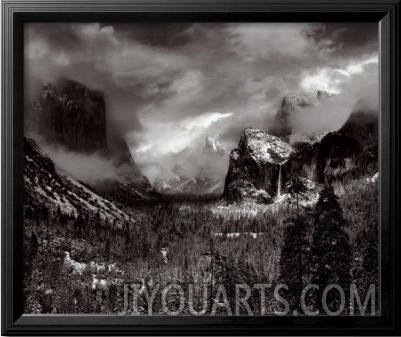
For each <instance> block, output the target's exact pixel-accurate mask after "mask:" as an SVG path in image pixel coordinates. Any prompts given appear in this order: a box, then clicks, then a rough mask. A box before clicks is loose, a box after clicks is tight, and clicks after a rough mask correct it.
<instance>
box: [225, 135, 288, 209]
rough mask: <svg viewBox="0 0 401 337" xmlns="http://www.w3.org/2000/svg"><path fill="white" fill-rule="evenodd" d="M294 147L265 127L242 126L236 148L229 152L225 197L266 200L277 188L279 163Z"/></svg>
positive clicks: (236, 199)
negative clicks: (246, 127) (244, 127)
mask: <svg viewBox="0 0 401 337" xmlns="http://www.w3.org/2000/svg"><path fill="white" fill-rule="evenodd" d="M293 152H294V149H293V147H292V146H291V145H289V144H288V143H286V142H284V141H283V140H281V139H280V138H278V137H275V136H272V135H270V134H269V133H268V132H267V131H264V130H258V129H251V128H248V129H245V130H244V132H243V133H242V136H241V139H240V142H239V145H238V149H234V150H233V151H232V152H231V155H230V164H229V168H228V173H227V176H226V181H225V186H224V197H225V199H226V200H228V201H231V202H238V201H246V200H248V199H249V200H256V201H257V202H260V203H268V202H270V201H271V200H272V198H273V197H275V196H276V193H277V191H278V183H279V174H280V166H281V165H283V164H284V163H285V162H287V161H288V160H289V159H290V157H291V155H292V154H293Z"/></svg>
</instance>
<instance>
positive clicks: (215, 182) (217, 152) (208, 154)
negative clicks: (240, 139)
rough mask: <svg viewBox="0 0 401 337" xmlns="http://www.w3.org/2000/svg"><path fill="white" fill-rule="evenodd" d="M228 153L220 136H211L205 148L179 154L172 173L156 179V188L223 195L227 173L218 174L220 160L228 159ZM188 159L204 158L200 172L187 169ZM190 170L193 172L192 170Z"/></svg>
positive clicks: (172, 192) (199, 168)
mask: <svg viewBox="0 0 401 337" xmlns="http://www.w3.org/2000/svg"><path fill="white" fill-rule="evenodd" d="M227 155H228V153H227V150H226V149H225V147H224V145H223V143H222V142H221V140H220V138H219V137H218V136H216V137H211V136H208V137H206V139H205V144H204V146H203V148H201V149H199V148H187V149H186V150H184V151H182V152H180V153H178V154H177V155H176V156H175V157H174V159H175V161H176V164H175V165H174V166H173V168H172V169H171V170H169V171H168V172H163V176H162V177H159V178H157V179H156V180H155V182H154V187H155V188H156V189H157V190H158V191H160V192H162V193H167V194H189V195H202V194H213V195H220V194H221V193H222V192H223V188H224V176H219V175H217V174H216V167H215V166H216V162H217V161H222V160H224V157H226V156H227ZM188 158H197V159H198V160H200V161H201V165H200V167H198V168H197V171H196V172H195V174H194V172H192V170H187V169H186V166H187V165H188ZM188 171H190V172H188Z"/></svg>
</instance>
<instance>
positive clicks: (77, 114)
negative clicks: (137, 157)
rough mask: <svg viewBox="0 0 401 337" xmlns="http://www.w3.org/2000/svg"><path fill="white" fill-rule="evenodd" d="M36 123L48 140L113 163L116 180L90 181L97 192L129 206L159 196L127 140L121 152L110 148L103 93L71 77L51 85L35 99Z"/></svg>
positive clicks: (36, 129) (39, 130) (121, 145)
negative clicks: (133, 155)
mask: <svg viewBox="0 0 401 337" xmlns="http://www.w3.org/2000/svg"><path fill="white" fill-rule="evenodd" d="M33 124H34V129H35V131H36V133H38V134H39V135H40V137H41V138H43V141H44V142H46V143H49V144H51V145H61V146H62V147H63V148H65V149H66V150H68V151H72V152H77V153H88V154H91V153H97V154H100V155H102V156H103V157H104V158H105V160H110V161H112V162H113V164H114V166H115V167H116V172H118V173H117V175H116V177H115V178H114V179H105V180H101V181H97V182H96V183H91V185H92V186H91V187H92V188H93V189H94V190H96V191H97V192H98V193H103V194H104V195H107V197H108V198H112V199H113V200H115V201H118V202H121V203H124V204H126V205H132V204H133V203H135V202H138V201H141V200H149V199H154V198H156V197H157V193H156V191H155V190H154V188H153V187H152V186H151V184H150V183H149V181H148V179H147V178H146V177H144V176H143V175H142V174H141V172H140V171H139V169H138V168H137V166H136V164H135V161H134V159H133V158H132V155H131V153H130V151H129V148H128V146H127V144H126V142H125V141H124V140H121V141H120V142H119V149H118V152H116V153H111V152H110V151H109V148H108V146H107V133H106V108H105V99H104V94H103V93H102V92H100V91H97V90H92V89H89V88H87V87H86V86H84V85H83V84H81V83H78V82H75V81H72V80H69V79H63V80H60V81H58V82H57V83H56V84H48V85H46V86H44V87H43V90H42V92H41V94H40V96H39V98H38V100H37V101H36V114H35V118H34V119H33Z"/></svg>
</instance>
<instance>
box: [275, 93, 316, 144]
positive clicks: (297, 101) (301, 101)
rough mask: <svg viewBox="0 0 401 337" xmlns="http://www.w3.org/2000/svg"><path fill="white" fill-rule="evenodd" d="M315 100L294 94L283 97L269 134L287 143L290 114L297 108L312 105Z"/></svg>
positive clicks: (290, 131)
mask: <svg viewBox="0 0 401 337" xmlns="http://www.w3.org/2000/svg"><path fill="white" fill-rule="evenodd" d="M315 100H316V99H315V98H312V97H309V96H306V95H301V94H294V93H292V94H288V95H286V96H284V98H283V100H282V102H281V106H280V109H279V111H278V112H277V114H276V117H275V120H274V124H273V126H272V127H271V128H270V129H269V133H270V134H272V135H274V136H277V137H280V138H282V139H283V140H285V141H288V140H289V137H290V135H291V134H292V125H291V120H290V119H291V114H292V113H293V112H294V111H295V110H296V109H297V108H299V107H301V108H303V107H307V106H311V105H313V104H314V101H315Z"/></svg>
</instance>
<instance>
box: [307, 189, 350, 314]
mask: <svg viewBox="0 0 401 337" xmlns="http://www.w3.org/2000/svg"><path fill="white" fill-rule="evenodd" d="M337 199H338V198H337V196H336V195H335V194H334V191H333V188H332V187H331V186H325V187H324V188H323V190H322V191H321V193H320V195H319V200H318V202H317V204H316V213H315V232H314V234H313V250H312V251H313V256H314V258H315V260H314V268H313V273H314V277H313V279H312V283H314V284H317V285H318V286H319V291H318V292H316V293H315V296H314V299H313V302H315V306H316V307H317V308H319V309H322V294H323V290H324V289H325V288H326V287H327V286H328V285H330V284H336V285H339V286H341V287H342V289H343V290H344V293H345V299H346V302H345V308H348V305H347V299H349V296H348V293H349V286H350V268H351V262H352V261H351V259H352V249H351V246H350V243H349V236H348V234H347V233H346V232H345V230H344V227H345V224H346V223H345V220H344V217H343V213H342V210H341V207H340V205H339V203H338V201H337ZM326 302H327V306H328V308H329V309H330V310H332V311H336V310H337V309H339V308H340V304H341V297H340V293H339V292H338V291H337V290H336V289H333V290H331V291H330V292H329V293H328V294H327V300H326Z"/></svg>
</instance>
